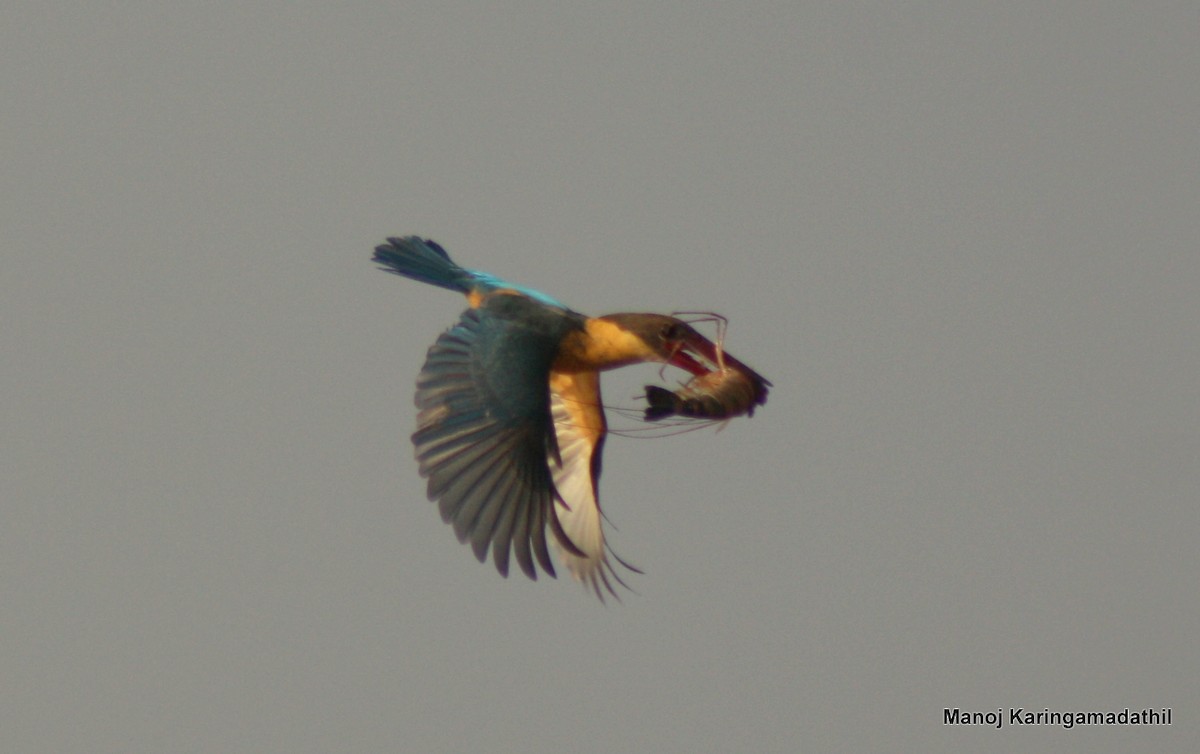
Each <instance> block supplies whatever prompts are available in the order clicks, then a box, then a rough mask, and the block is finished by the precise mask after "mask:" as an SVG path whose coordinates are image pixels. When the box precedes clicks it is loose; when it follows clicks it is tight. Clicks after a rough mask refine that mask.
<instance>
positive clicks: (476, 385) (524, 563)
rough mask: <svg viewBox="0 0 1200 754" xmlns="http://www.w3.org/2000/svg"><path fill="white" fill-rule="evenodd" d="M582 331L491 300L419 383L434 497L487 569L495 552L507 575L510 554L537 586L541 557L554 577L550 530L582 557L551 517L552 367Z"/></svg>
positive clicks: (534, 310)
mask: <svg viewBox="0 0 1200 754" xmlns="http://www.w3.org/2000/svg"><path fill="white" fill-rule="evenodd" d="M580 327H581V318H580V316H579V315H576V314H574V313H571V312H565V311H563V310H557V309H548V308H547V307H545V306H543V305H541V304H539V303H536V302H533V301H530V300H529V299H527V298H526V297H524V296H521V295H496V296H491V297H489V298H488V299H487V300H486V301H484V302H483V305H482V306H481V307H480V308H478V309H469V310H467V311H466V312H464V313H463V315H462V317H461V319H460V320H459V322H458V324H457V325H455V326H454V327H452V328H450V329H449V330H447V331H446V332H445V333H443V334H442V335H441V336H440V337H439V338H438V339H437V342H436V343H434V344H433V347H431V348H430V349H429V353H428V355H427V357H426V360H425V366H424V368H423V369H422V370H421V374H420V376H419V377H418V378H417V396H416V404H417V407H418V408H419V409H420V413H419V414H418V416H417V431H416V432H415V433H414V434H413V436H412V441H413V444H414V445H415V446H416V457H417V460H418V462H419V463H420V469H421V475H422V476H424V477H427V478H428V480H429V483H428V494H429V499H430V500H435V501H437V503H438V508H439V510H440V511H441V514H442V520H444V521H446V522H447V523H450V524H452V525H453V527H454V532H455V534H456V535H457V536H458V539H459V541H460V542H467V541H470V543H471V547H472V549H473V550H474V552H475V556H476V557H477V558H478V559H479V560H480V561H481V562H482V561H483V560H484V559H485V558H486V557H487V551H488V547H489V546H490V547H491V549H492V558H493V560H494V561H495V564H496V569H497V570H499V571H500V573H501V574H504V575H505V576H507V575H508V561H509V553H510V551H511V552H512V554H513V555H514V556H515V557H516V560H517V563H518V564H519V565H520V567H521V570H522V571H524V572H525V573H526V575H528V576H529V577H530V578H531V579H536V578H537V570H536V569H535V567H534V559H536V560H537V562H538V563H539V564H540V565H541V566H542V569H543V570H544V571H546V572H547V573H549V574H550V575H551V576H553V575H554V567H553V565H552V564H551V562H550V556H549V553H548V552H547V549H546V527H547V526H549V527H550V528H551V531H553V532H554V534H555V535H556V536H555V538H556V539H557V540H559V541H560V546H562V547H563V548H564V549H565V550H567V551H570V550H574V551H575V552H576V553H578V554H582V553H581V552H580V551H579V549H578V548H576V547H574V545H572V544H571V541H570V540H569V539H567V537H566V536H565V535H564V534H563V532H562V530H561V528H560V527H559V524H558V519H557V518H556V517H555V515H554V501H555V487H554V478H553V475H552V473H551V470H550V465H549V463H548V459H552V461H551V462H553V461H555V460H556V459H558V457H559V449H558V445H557V443H556V440H555V435H554V430H553V420H552V416H551V411H550V389H549V377H550V365H551V363H552V362H553V360H554V356H555V353H556V352H557V350H558V344H559V341H561V340H562V338H563V336H565V335H566V334H567V333H568V332H570V331H571V330H574V329H578V328H580Z"/></svg>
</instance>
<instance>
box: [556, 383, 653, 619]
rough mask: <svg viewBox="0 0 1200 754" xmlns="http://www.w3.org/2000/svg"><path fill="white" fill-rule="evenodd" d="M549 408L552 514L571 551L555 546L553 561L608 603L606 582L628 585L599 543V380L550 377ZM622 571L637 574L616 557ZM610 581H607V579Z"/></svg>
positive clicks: (601, 532)
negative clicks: (553, 445)
mask: <svg viewBox="0 0 1200 754" xmlns="http://www.w3.org/2000/svg"><path fill="white" fill-rule="evenodd" d="M550 408H551V413H552V416H553V418H554V432H555V436H556V440H557V444H558V454H559V458H560V459H561V463H555V462H554V461H553V460H551V462H550V470H551V473H552V474H553V476H554V485H555V488H556V489H557V490H558V494H559V497H558V499H557V500H556V501H555V513H556V514H557V518H558V521H559V523H560V524H561V526H562V530H563V533H564V534H566V536H567V539H568V540H570V542H571V543H572V544H573V545H575V549H576V551H574V552H572V551H570V550H567V549H566V548H565V547H563V546H562V545H559V547H558V551H559V553H558V554H559V558H560V559H561V560H562V561H563V563H564V564H565V565H566V566H567V568H568V569H569V570H570V571H571V575H572V576H574V577H575V579H576V580H577V581H582V582H584V583H585V584H587V585H589V586H591V588H592V590H593V591H594V592H595V593H596V596H597V597H599V598H600V599H601V600H603V599H604V595H603V593H602V592H601V591H600V586H601V585H602V584H603V585H604V588H605V589H607V590H608V592H609V593H610V594H612V595H613V596H614V597H616V596H617V593H616V591H615V590H614V589H613V585H612V581H613V580H615V581H616V582H617V583H619V584H621V585H622V586H626V587H627V588H628V585H626V584H625V582H624V581H622V580H621V577H620V576H618V575H617V573H616V571H614V570H613V567H612V563H611V561H609V559H608V556H609V551H608V546H607V543H606V542H605V540H604V527H603V520H602V519H603V514H602V513H601V512H600V498H599V492H598V489H597V486H598V483H599V481H600V458H601V455H602V453H603V450H604V437H605V434H606V433H607V424H606V422H605V420H604V408H603V406H602V405H601V402H600V375H599V374H598V373H596V372H573V373H563V372H554V373H551V375H550ZM613 558H614V559H616V560H617V562H619V563H621V564H622V565H623V566H625V567H626V568H629V569H630V570H632V571H637V569H636V568H633V567H632V566H630V565H629V564H628V563H625V562H624V561H622V560H621V559H620V558H618V557H617V556H616V555H613ZM610 577H611V579H610Z"/></svg>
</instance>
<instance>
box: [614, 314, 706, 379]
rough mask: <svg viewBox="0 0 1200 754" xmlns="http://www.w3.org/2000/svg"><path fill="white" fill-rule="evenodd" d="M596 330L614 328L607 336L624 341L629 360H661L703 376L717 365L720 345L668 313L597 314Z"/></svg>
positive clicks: (624, 348)
mask: <svg viewBox="0 0 1200 754" xmlns="http://www.w3.org/2000/svg"><path fill="white" fill-rule="evenodd" d="M596 319H597V324H598V325H602V326H601V327H597V328H596V329H597V330H601V331H611V333H612V334H611V335H608V336H607V337H608V338H609V339H611V340H612V341H613V342H618V341H620V342H623V343H624V346H623V349H622V350H624V351H626V352H628V353H630V355H631V356H633V355H634V354H636V358H631V359H630V361H662V362H666V363H667V364H670V365H672V366H676V367H679V368H680V369H683V370H686V371H688V372H691V373H692V374H694V375H701V374H705V373H707V372H710V371H712V369H714V368H715V365H716V364H717V348H716V346H715V345H714V344H713V343H712V341H710V340H709V339H708V338H706V337H704V336H703V335H701V334H700V333H698V332H696V330H695V328H693V327H692V326H691V325H689V324H688V323H687V322H684V321H683V320H681V319H678V318H676V317H668V316H667V315H665V314H606V315H605V316H603V317H597V318H596Z"/></svg>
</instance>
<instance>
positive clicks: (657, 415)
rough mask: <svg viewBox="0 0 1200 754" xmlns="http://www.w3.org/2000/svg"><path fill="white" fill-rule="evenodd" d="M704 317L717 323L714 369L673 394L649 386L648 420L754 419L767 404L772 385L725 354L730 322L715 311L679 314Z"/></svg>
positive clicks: (646, 415)
mask: <svg viewBox="0 0 1200 754" xmlns="http://www.w3.org/2000/svg"><path fill="white" fill-rule="evenodd" d="M676 314H703V315H705V317H704V319H703V320H696V321H714V322H716V323H717V342H716V343H715V344H714V346H715V347H714V349H713V351H714V354H713V355H714V357H715V362H716V363H715V364H714V365H713V366H715V368H714V369H712V370H710V371H708V372H705V373H703V374H699V375H697V376H695V377H693V378H692V379H691V380H690V381H688V382H687V384H685V385H683V386H682V387H681V388H679V389H678V390H675V391H674V392H672V391H670V390H667V389H666V388H662V387H658V386H656V385H647V386H646V401H647V402H648V403H649V405H648V406H647V407H646V413H645V419H646V421H658V420H659V419H663V418H666V417H668V416H684V417H689V418H695V419H731V418H733V417H735V416H741V415H742V414H745V415H747V416H754V407H755V406H761V405H762V404H764V403H766V402H767V386H768V385H770V384H771V383H770V382H768V381H767V380H766V379H764V378H763V377H762V376H760V375H759V374H758V373H757V372H755V371H754V370H753V369H750V368H749V367H747V366H746V365H745V364H742V363H741V362H739V361H738V360H737V359H734V358H733V357H731V356H730V357H726V354H725V348H724V343H725V330H726V327H727V326H728V324H729V320H728V319H726V318H725V317H722V316H721V315H720V314H714V313H712V312H676Z"/></svg>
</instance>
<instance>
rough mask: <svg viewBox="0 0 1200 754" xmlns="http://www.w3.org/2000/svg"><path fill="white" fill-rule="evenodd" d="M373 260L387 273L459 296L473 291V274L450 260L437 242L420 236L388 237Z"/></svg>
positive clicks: (376, 250)
mask: <svg viewBox="0 0 1200 754" xmlns="http://www.w3.org/2000/svg"><path fill="white" fill-rule="evenodd" d="M373 261H375V262H377V263H379V264H380V265H382V269H384V270H386V271H388V272H392V273H395V274H397V275H402V276H404V277H406V278H411V279H413V280H419V281H421V282H422V283H429V284H430V285H436V286H439V287H442V288H449V289H450V290H452V291H459V292H460V293H466V292H467V291H469V290H470V289H471V281H472V275H471V273H470V272H468V271H467V270H464V269H463V268H461V267H459V266H458V265H456V264H455V263H454V262H452V261H450V255H449V254H447V253H446V250H445V249H443V248H442V247H441V246H440V245H439V244H438V243H437V242H436V241H431V240H428V239H422V238H419V237H417V236H405V237H404V238H389V239H388V242H387V243H386V244H383V245H382V246H376V247H375V257H374V260H373Z"/></svg>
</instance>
